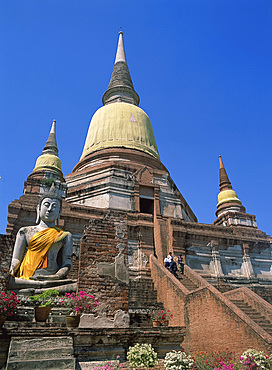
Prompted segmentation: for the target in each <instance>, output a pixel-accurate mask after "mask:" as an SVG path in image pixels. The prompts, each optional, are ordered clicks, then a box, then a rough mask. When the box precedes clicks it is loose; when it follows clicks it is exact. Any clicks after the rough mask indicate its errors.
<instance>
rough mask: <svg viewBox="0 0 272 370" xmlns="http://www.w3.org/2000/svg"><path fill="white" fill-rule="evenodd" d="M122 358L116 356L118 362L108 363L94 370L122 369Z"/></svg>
mask: <svg viewBox="0 0 272 370" xmlns="http://www.w3.org/2000/svg"><path fill="white" fill-rule="evenodd" d="M119 358H120V356H116V360H111V361H106V362H104V363H103V365H102V366H96V367H94V368H93V370H118V369H121V368H122V364H120V363H119Z"/></svg>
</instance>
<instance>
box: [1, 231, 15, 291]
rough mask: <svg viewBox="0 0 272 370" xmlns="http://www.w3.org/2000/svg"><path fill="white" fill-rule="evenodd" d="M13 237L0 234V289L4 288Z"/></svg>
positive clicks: (7, 275)
mask: <svg viewBox="0 0 272 370" xmlns="http://www.w3.org/2000/svg"><path fill="white" fill-rule="evenodd" d="M14 242H15V238H14V237H12V236H7V235H2V234H0V290H5V289H6V284H7V280H8V277H9V267H10V263H11V257H12V251H13V245H14Z"/></svg>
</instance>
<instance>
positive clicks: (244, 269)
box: [241, 243, 255, 279]
mask: <svg viewBox="0 0 272 370" xmlns="http://www.w3.org/2000/svg"><path fill="white" fill-rule="evenodd" d="M243 251H244V255H243V263H242V266H241V273H242V275H244V276H246V277H247V278H248V279H250V278H252V277H254V276H255V274H254V270H253V267H252V263H251V259H250V257H249V244H248V243H243Z"/></svg>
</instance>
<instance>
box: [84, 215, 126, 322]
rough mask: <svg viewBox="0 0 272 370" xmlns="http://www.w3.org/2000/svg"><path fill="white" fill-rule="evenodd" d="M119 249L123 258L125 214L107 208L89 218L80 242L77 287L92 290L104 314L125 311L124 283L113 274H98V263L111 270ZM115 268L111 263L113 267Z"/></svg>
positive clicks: (124, 252) (124, 248)
mask: <svg viewBox="0 0 272 370" xmlns="http://www.w3.org/2000/svg"><path fill="white" fill-rule="evenodd" d="M118 246H119V247H118ZM121 250H122V252H121V253H122V254H124V256H125V259H127V220H126V216H125V214H124V213H122V212H113V211H111V212H107V213H104V217H103V218H101V219H92V218H91V219H90V221H89V224H88V225H87V226H86V228H85V231H84V234H83V237H82V239H81V243H80V256H79V273H78V288H79V290H86V291H88V292H92V293H93V294H94V295H95V297H96V299H97V300H98V301H99V304H100V308H101V307H103V310H104V311H105V312H106V313H107V314H108V315H112V314H113V313H114V312H115V311H116V310H118V309H122V310H124V311H128V284H126V283H125V282H122V281H119V280H118V279H117V278H116V277H114V276H110V275H108V276H107V275H103V274H101V273H100V274H99V273H98V266H99V264H101V263H107V264H108V267H109V268H110V269H111V270H112V267H113V266H114V264H115V261H116V260H115V258H116V257H117V255H118V254H119V255H120V253H119V252H120V251H121ZM110 264H111V265H110ZM116 268H117V267H116V265H115V266H114V268H113V270H114V269H116Z"/></svg>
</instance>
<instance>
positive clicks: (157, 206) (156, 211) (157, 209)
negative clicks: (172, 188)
mask: <svg viewBox="0 0 272 370" xmlns="http://www.w3.org/2000/svg"><path fill="white" fill-rule="evenodd" d="M160 214H161V210H160V188H159V186H155V187H154V215H157V216H160Z"/></svg>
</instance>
